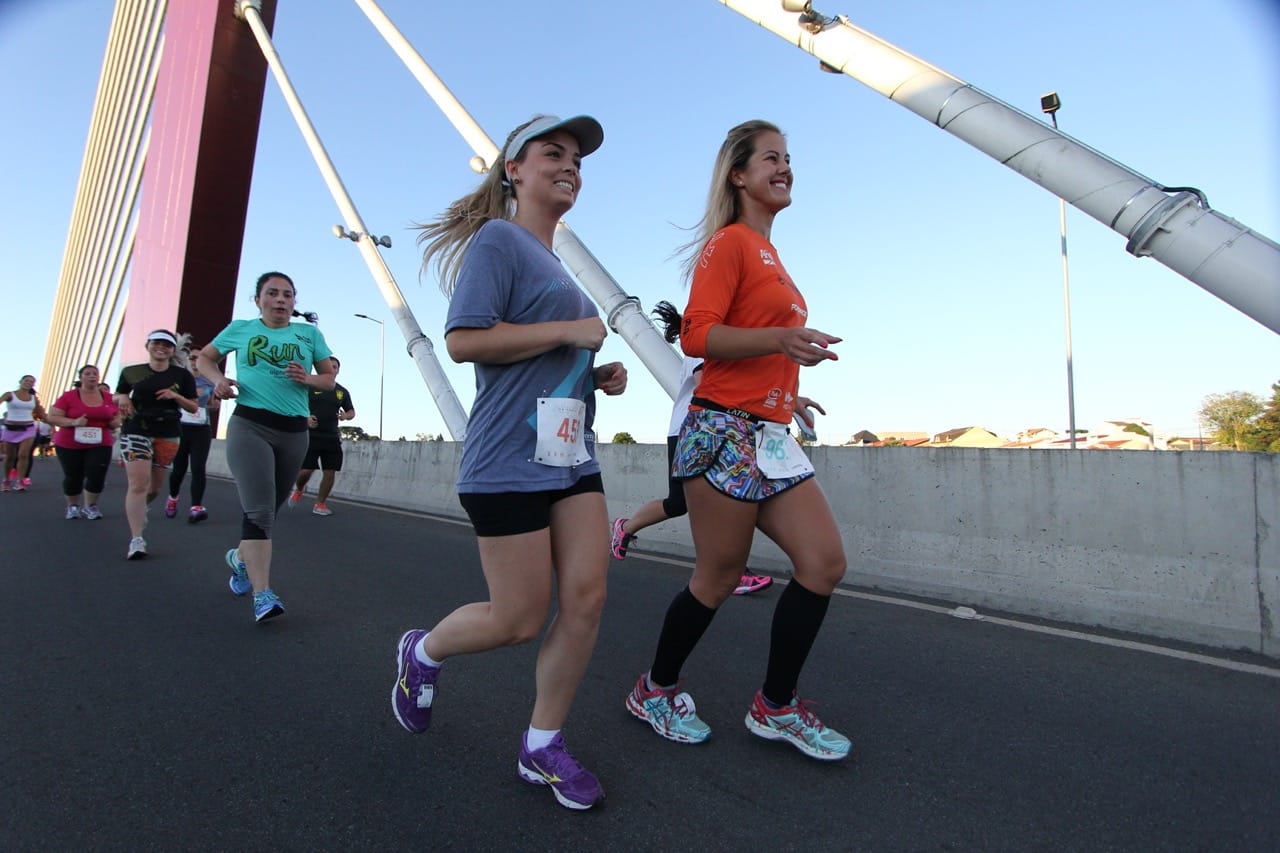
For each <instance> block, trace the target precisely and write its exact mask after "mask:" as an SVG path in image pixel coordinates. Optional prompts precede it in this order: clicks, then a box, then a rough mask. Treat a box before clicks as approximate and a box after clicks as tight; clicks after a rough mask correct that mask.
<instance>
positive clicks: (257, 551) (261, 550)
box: [240, 539, 271, 593]
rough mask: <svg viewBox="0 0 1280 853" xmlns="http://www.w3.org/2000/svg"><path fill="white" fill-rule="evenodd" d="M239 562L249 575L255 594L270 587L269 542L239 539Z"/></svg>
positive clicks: (267, 540)
mask: <svg viewBox="0 0 1280 853" xmlns="http://www.w3.org/2000/svg"><path fill="white" fill-rule="evenodd" d="M240 560H241V562H243V563H244V567H245V570H246V571H247V572H248V573H249V582H250V583H252V584H253V591H254V592H255V593H258V592H262V591H263V590H264V589H266V588H267V587H269V586H271V540H270V539H241V540H240Z"/></svg>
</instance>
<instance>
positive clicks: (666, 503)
mask: <svg viewBox="0 0 1280 853" xmlns="http://www.w3.org/2000/svg"><path fill="white" fill-rule="evenodd" d="M679 438H680V436H678V435H669V436H667V496H666V497H665V498H663V499H662V511H663V512H665V513H666V514H667V518H679V517H680V516H682V515H686V514H687V513H688V512H689V505H688V504H687V503H685V500H684V481H683V480H677V479H675V478H674V477H672V476H671V469H672V468H674V467H675V464H676V441H677V440H679Z"/></svg>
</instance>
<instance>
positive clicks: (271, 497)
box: [227, 417, 307, 539]
mask: <svg viewBox="0 0 1280 853" xmlns="http://www.w3.org/2000/svg"><path fill="white" fill-rule="evenodd" d="M306 452H307V431H306V430H303V431H302V432H284V431H283V430H278V429H273V428H271V427H269V426H263V425H262V424H260V423H255V422H254V421H251V420H249V419H248V418H237V417H232V418H231V420H230V422H229V423H228V424H227V467H228V468H230V469H231V476H232V477H235V480H236V491H237V492H239V493H240V507H241V509H243V510H244V520H243V521H242V522H241V524H240V527H241V530H240V538H241V539H270V538H271V527H272V525H273V523H274V522H275V519H276V510H278V509H279V508H280V505H281V504H283V503H284V501H285V499H286V498H287V497H289V490H290V489H291V488H293V481H294V480H295V479H296V478H297V476H298V469H299V468H300V467H302V457H303V456H304V455H306Z"/></svg>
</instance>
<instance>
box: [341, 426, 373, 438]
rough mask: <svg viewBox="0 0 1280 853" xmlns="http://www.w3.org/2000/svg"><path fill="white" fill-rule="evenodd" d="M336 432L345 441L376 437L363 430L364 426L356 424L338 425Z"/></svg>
mask: <svg viewBox="0 0 1280 853" xmlns="http://www.w3.org/2000/svg"><path fill="white" fill-rule="evenodd" d="M338 433H339V434H340V435H341V436H342V437H343V439H344V440H346V441H373V440H375V439H376V438H377V436H374V435H369V433H367V432H365V431H364V427H358V426H340V427H338Z"/></svg>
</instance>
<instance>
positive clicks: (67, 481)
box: [58, 446, 111, 498]
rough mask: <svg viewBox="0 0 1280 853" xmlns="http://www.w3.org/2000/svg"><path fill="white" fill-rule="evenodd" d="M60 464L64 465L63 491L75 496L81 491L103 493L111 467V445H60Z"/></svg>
mask: <svg viewBox="0 0 1280 853" xmlns="http://www.w3.org/2000/svg"><path fill="white" fill-rule="evenodd" d="M58 464H59V465H61V466H62V493H63V494H64V495H66V496H67V497H69V498H73V497H75V496H76V495H78V494H80V493H81V492H89V493H90V494H93V495H100V494H102V487H103V486H104V485H105V484H106V482H107V469H108V468H110V467H111V447H110V446H107V447H84V448H80V447H76V448H68V447H59V448H58Z"/></svg>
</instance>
